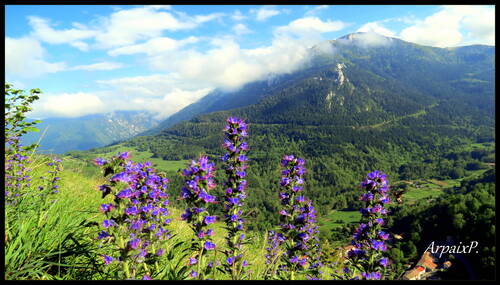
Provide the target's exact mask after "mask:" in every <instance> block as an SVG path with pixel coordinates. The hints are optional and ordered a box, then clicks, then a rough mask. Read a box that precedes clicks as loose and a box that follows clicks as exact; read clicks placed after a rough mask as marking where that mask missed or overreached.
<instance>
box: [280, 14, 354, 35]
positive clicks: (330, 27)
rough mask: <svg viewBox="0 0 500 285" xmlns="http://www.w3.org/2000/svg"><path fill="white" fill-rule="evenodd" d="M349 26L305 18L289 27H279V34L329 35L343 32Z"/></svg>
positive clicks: (291, 23) (338, 22) (340, 22)
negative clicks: (328, 33) (329, 33)
mask: <svg viewBox="0 0 500 285" xmlns="http://www.w3.org/2000/svg"><path fill="white" fill-rule="evenodd" d="M346 26H347V24H346V23H344V22H342V21H330V20H327V21H322V20H321V19H320V18H318V17H304V18H300V19H297V20H294V21H292V22H290V23H289V24H288V25H287V26H282V27H279V28H278V29H277V30H276V33H278V34H288V35H299V36H305V35H307V34H311V33H327V32H336V31H339V30H342V29H343V28H345V27H346Z"/></svg>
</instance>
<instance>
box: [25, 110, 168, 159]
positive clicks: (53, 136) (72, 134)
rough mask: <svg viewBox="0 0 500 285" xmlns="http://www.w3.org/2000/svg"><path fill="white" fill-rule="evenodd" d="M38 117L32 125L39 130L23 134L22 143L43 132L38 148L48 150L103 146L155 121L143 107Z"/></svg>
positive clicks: (34, 138)
mask: <svg viewBox="0 0 500 285" xmlns="http://www.w3.org/2000/svg"><path fill="white" fill-rule="evenodd" d="M41 121H42V122H41V123H39V124H37V125H36V126H37V128H38V129H39V130H40V132H38V133H33V132H32V133H28V134H26V135H25V137H23V143H24V144H31V143H35V142H37V141H38V140H39V139H40V138H41V137H42V135H43V137H42V139H41V142H40V147H39V148H38V151H41V152H47V151H48V152H52V153H64V152H66V151H69V150H87V149H90V148H94V147H101V146H105V145H107V144H110V143H113V142H117V141H122V140H125V139H128V138H131V137H133V136H134V135H137V134H139V133H141V132H143V131H145V130H146V129H149V128H152V127H154V126H156V125H157V124H158V120H156V119H154V116H153V114H151V113H149V112H145V111H115V112H109V113H105V114H96V115H87V116H83V117H78V118H47V119H43V120H41ZM45 130H46V131H45ZM44 132H45V134H44Z"/></svg>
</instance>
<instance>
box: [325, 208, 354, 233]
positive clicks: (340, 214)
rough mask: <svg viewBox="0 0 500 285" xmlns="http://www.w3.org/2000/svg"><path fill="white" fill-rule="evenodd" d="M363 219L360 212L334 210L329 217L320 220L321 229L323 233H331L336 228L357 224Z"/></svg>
mask: <svg viewBox="0 0 500 285" xmlns="http://www.w3.org/2000/svg"><path fill="white" fill-rule="evenodd" d="M360 218H361V213H360V212H359V211H342V210H340V211H339V210H333V211H331V212H330V213H329V214H328V215H326V216H323V217H320V218H319V229H320V231H321V232H327V233H328V232H330V231H331V230H333V229H335V228H336V227H339V226H342V225H345V224H349V223H357V222H359V219H360Z"/></svg>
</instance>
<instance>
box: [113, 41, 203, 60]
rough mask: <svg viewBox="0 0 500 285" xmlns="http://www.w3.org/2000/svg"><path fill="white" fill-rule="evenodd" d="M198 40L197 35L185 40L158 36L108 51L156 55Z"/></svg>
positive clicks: (114, 54)
mask: <svg viewBox="0 0 500 285" xmlns="http://www.w3.org/2000/svg"><path fill="white" fill-rule="evenodd" d="M198 41H199V38H197V37H189V38H186V39H183V40H175V39H171V38H168V37H158V38H153V39H150V40H148V41H147V42H145V43H142V44H136V45H129V46H124V47H120V48H116V49H113V50H110V51H108V54H109V55H111V56H118V55H129V54H136V53H145V54H148V55H154V54H158V53H161V52H167V51H174V50H176V49H178V48H180V47H182V46H185V45H187V44H192V43H196V42H198Z"/></svg>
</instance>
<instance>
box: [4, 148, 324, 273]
mask: <svg viewBox="0 0 500 285" xmlns="http://www.w3.org/2000/svg"><path fill="white" fill-rule="evenodd" d="M118 151H121V150H120V149H118ZM39 158H40V159H39V161H38V166H37V167H36V168H35V169H34V171H33V172H32V177H39V176H42V175H44V174H45V173H46V171H47V170H49V169H48V167H47V166H45V164H44V163H43V161H42V160H44V159H43V156H39ZM63 165H64V167H63V170H62V171H61V172H60V173H59V176H60V183H59V193H58V194H54V196H53V198H51V199H54V200H56V202H55V203H54V204H53V207H52V208H51V209H50V211H49V212H48V214H47V215H46V216H47V217H48V219H47V220H46V221H45V223H42V224H39V218H37V217H33V218H30V219H25V220H22V222H21V223H20V226H21V230H20V234H21V235H22V236H21V237H18V238H16V239H15V242H13V243H10V245H9V246H7V247H6V264H7V265H8V266H7V268H6V278H7V279H103V278H105V275H102V274H103V273H102V272H101V271H100V270H101V269H102V267H100V266H99V265H98V264H101V263H102V260H101V256H100V254H101V253H100V249H99V247H98V242H97V241H96V236H97V232H99V231H100V230H102V229H101V227H100V226H98V225H99V224H100V223H101V222H102V220H103V219H104V218H105V216H104V215H103V214H102V213H101V212H100V211H99V207H100V205H101V204H102V203H109V202H112V197H111V195H108V196H107V197H106V198H105V199H102V195H101V192H100V191H99V190H98V185H100V184H103V183H105V179H104V178H102V177H101V174H100V173H99V170H98V168H97V167H96V166H94V165H93V164H92V163H90V162H89V161H85V160H79V159H74V158H71V157H64V158H63ZM96 169H97V170H96ZM169 211H170V213H171V214H170V218H172V223H171V225H170V227H169V228H170V230H171V231H172V233H174V234H175V237H174V238H173V239H172V240H170V241H167V242H166V244H165V248H166V249H167V250H168V248H171V247H172V245H173V244H174V243H176V242H178V241H181V242H182V244H181V246H180V247H179V248H177V249H175V258H174V259H173V260H167V259H165V260H164V262H165V264H167V265H166V266H167V267H168V266H169V265H173V264H176V263H179V264H180V265H185V264H187V262H188V260H187V259H188V258H189V256H186V257H183V258H181V256H182V255H183V254H184V253H189V252H190V251H189V245H190V241H191V238H193V236H194V234H193V232H192V230H191V229H190V227H189V225H188V224H187V223H186V222H185V221H182V220H181V219H180V216H181V213H182V212H183V210H181V209H176V208H173V207H169ZM92 223H95V224H92ZM37 224H38V225H37ZM212 228H213V230H214V242H215V243H216V245H217V248H218V249H219V251H218V253H217V254H218V256H217V259H218V260H220V261H221V262H223V261H224V260H225V257H224V256H223V254H222V251H224V250H225V249H226V241H225V236H226V230H225V229H224V223H223V222H221V221H219V222H216V223H215V224H214V225H213V226H212ZM246 236H247V241H248V243H247V244H245V245H244V247H243V250H244V252H245V258H246V260H247V262H248V263H249V266H248V267H247V268H248V271H249V278H250V279H261V278H262V277H261V276H262V273H263V271H264V270H265V268H266V265H265V254H266V250H265V248H266V247H267V243H266V240H265V233H260V232H247V233H246ZM71 238H72V239H71ZM73 239H74V240H73ZM75 240H76V242H75ZM61 253H62V256H61ZM212 254H213V253H212ZM96 264H97V265H96ZM99 268H101V269H99ZM328 272H329V269H325V274H328ZM325 277H327V275H325ZM212 278H214V279H216V280H220V279H227V278H228V277H227V276H225V275H224V274H223V273H221V272H219V271H216V272H215V273H214V275H213V276H212Z"/></svg>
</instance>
